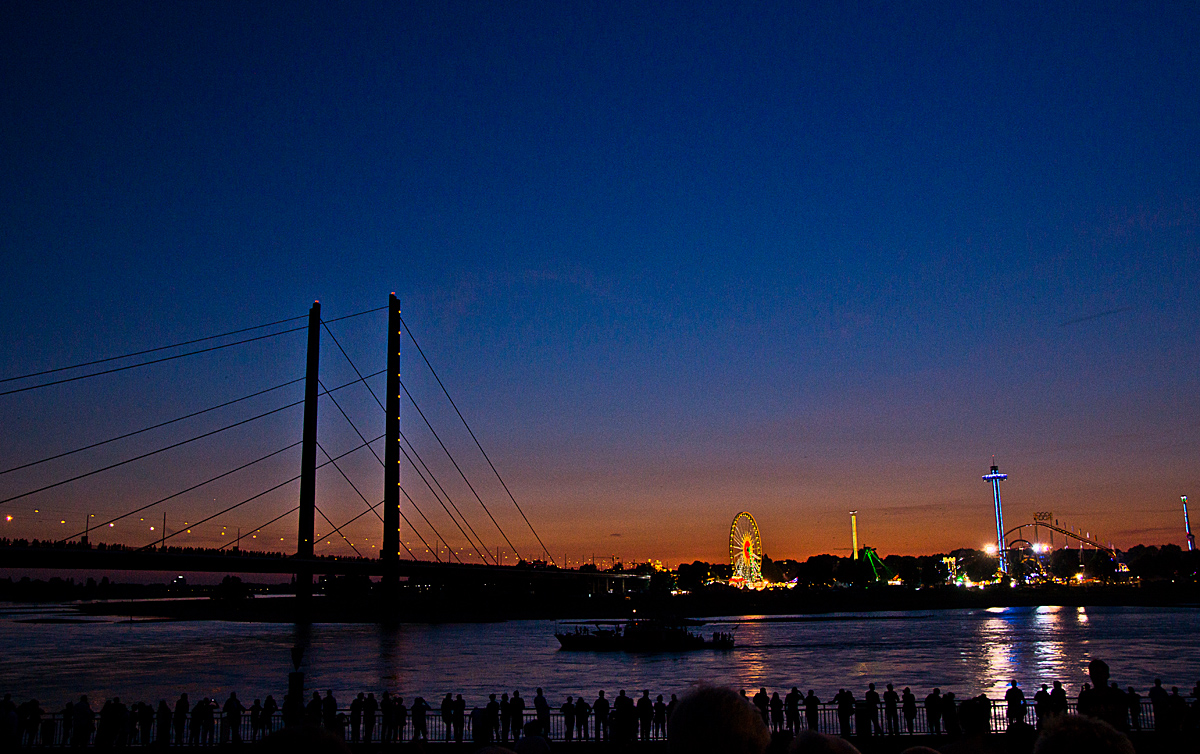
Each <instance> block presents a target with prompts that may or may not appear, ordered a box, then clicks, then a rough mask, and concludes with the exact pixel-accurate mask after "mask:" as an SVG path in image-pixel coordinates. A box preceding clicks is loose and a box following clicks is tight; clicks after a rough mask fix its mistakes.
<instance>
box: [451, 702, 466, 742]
mask: <svg viewBox="0 0 1200 754" xmlns="http://www.w3.org/2000/svg"><path fill="white" fill-rule="evenodd" d="M466 719H467V703H466V702H465V701H463V698H462V694H455V695H454V740H455V742H457V743H460V744H461V743H462V740H463V724H464V722H465V721H466Z"/></svg>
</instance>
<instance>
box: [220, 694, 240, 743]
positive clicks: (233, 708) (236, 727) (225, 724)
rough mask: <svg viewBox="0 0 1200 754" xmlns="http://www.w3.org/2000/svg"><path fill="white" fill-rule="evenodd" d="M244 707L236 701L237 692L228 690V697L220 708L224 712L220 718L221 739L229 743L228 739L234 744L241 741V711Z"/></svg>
mask: <svg viewBox="0 0 1200 754" xmlns="http://www.w3.org/2000/svg"><path fill="white" fill-rule="evenodd" d="M245 709H246V708H245V707H244V706H242V703H241V702H240V701H238V698H237V694H236V693H234V692H232V691H230V692H229V698H228V699H227V700H225V706H224V707H222V708H221V711H222V712H223V713H225V714H224V717H223V719H222V720H221V741H222V742H223V743H229V742H230V740H232V741H233V743H235V744H240V743H241V742H242V712H244V711H245Z"/></svg>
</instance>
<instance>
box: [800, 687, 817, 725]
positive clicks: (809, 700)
mask: <svg viewBox="0 0 1200 754" xmlns="http://www.w3.org/2000/svg"><path fill="white" fill-rule="evenodd" d="M820 717H821V700H820V699H818V698H817V695H816V694H815V693H813V690H812V689H809V690H808V694H807V695H806V696H805V697H804V718H805V721H806V722H807V723H808V729H809V730H816V729H817V725H818V724H819V723H820Z"/></svg>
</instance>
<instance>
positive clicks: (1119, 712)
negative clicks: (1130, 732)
mask: <svg viewBox="0 0 1200 754" xmlns="http://www.w3.org/2000/svg"><path fill="white" fill-rule="evenodd" d="M1088 676H1089V677H1090V678H1091V679H1092V688H1090V689H1088V690H1086V691H1084V692H1082V693H1081V694H1080V695H1079V714H1081V715H1087V716H1088V717H1095V718H1099V719H1101V720H1103V721H1104V722H1106V723H1108V724H1109V725H1111V726H1113V727H1114V728H1116V729H1117V730H1127V729H1128V728H1129V714H1128V713H1129V699H1128V698H1127V697H1126V696H1125V694H1124V693H1123V692H1122V691H1121V689H1120V688H1115V687H1113V686H1111V685H1110V684H1109V672H1108V663H1106V662H1105V661H1104V660H1099V659H1096V660H1092V661H1091V662H1090V663H1088Z"/></svg>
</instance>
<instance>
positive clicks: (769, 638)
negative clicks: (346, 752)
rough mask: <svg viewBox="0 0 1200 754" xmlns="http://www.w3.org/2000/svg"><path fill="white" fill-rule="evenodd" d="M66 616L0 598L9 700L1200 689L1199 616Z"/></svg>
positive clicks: (1040, 611) (0, 662)
mask: <svg viewBox="0 0 1200 754" xmlns="http://www.w3.org/2000/svg"><path fill="white" fill-rule="evenodd" d="M78 617H79V616H78V614H77V613H75V612H74V611H72V610H71V609H70V608H67V607H46V606H34V607H31V606H20V605H13V604H4V603H0V692H7V693H11V694H12V695H13V697H14V698H15V699H17V700H18V701H19V700H22V699H25V698H29V697H35V698H37V699H39V700H41V701H42V704H43V706H45V707H47V708H48V709H57V708H59V707H61V705H62V704H64V703H65V702H66V701H67V700H68V699H71V698H76V697H78V695H79V694H87V695H88V696H89V697H90V698H92V699H99V698H108V697H112V696H120V697H122V699H123V700H125V701H126V702H131V701H134V700H139V699H140V700H146V701H150V702H155V703H157V701H158V700H159V699H174V698H176V697H178V695H179V693H180V692H183V691H186V692H188V693H189V695H191V696H192V698H193V699H194V698H197V697H198V696H202V695H207V696H213V697H217V698H220V699H223V698H224V697H225V696H227V695H228V693H229V692H230V691H237V692H238V696H239V697H241V698H243V699H247V700H249V699H253V698H255V697H262V696H264V695H265V694H268V693H273V694H275V696H276V698H277V699H279V698H281V696H282V693H283V692H284V690H285V688H286V684H287V681H286V677H287V673H288V671H289V670H290V669H291V664H290V659H289V655H290V649H291V647H292V646H293V645H296V644H302V645H304V646H305V647H306V654H305V658H304V663H303V667H302V669H303V670H304V671H305V672H306V673H307V683H308V685H309V686H310V687H312V688H318V689H321V690H322V691H324V690H325V689H332V690H333V692H334V694H335V695H336V696H337V697H338V698H339V699H340V700H343V701H348V700H349V699H350V697H351V696H352V695H353V694H355V693H357V692H359V691H376V692H380V691H382V690H384V689H388V690H392V691H395V692H399V693H401V694H402V695H404V696H405V697H410V698H411V697H412V696H416V695H421V696H424V697H426V698H427V699H439V698H440V697H441V696H442V695H444V694H445V693H446V692H447V691H453V692H454V693H461V694H463V696H464V698H465V699H467V700H468V702H470V703H478V702H480V701H482V700H486V695H487V694H488V693H492V692H496V693H498V692H500V691H504V690H507V691H510V692H511V691H512V690H513V689H520V690H521V693H522V694H523V695H531V694H530V692H532V690H533V689H534V687H537V686H541V687H544V688H545V689H546V693H547V696H549V697H550V698H551V699H552V700H553V699H561V698H562V697H564V696H566V695H567V694H571V695H576V694H579V693H581V692H583V693H585V694H587V695H588V696H589V698H590V697H593V696H594V695H595V692H596V690H598V689H601V688H603V689H607V690H609V693H610V694H611V693H613V691H615V690H618V689H622V688H624V689H629V690H630V691H633V690H640V689H643V688H645V689H650V690H651V692H652V693H655V694H657V693H681V692H684V691H686V690H687V689H688V688H689V687H690V686H691V685H693V684H695V683H701V682H707V683H715V684H724V685H730V686H733V687H737V688H748V689H756V688H758V687H766V688H768V689H769V690H776V689H779V690H786V689H789V688H791V687H792V686H799V687H800V688H801V689H802V690H807V689H809V688H812V689H816V691H817V694H818V696H820V697H821V698H822V699H828V698H829V697H831V696H832V695H833V693H834V692H836V691H837V689H838V688H840V687H842V686H848V687H850V688H851V689H853V690H854V691H855V692H856V694H859V693H861V691H862V690H863V689H865V687H866V684H867V683H868V682H870V681H874V682H876V683H877V684H880V685H881V687H882V684H884V683H887V682H892V683H895V684H896V685H897V686H898V687H903V686H911V687H912V688H913V690H914V691H915V692H917V694H918V696H919V697H920V696H923V695H924V694H925V693H928V689H930V688H932V687H934V686H938V687H940V688H941V689H942V690H943V691H947V690H951V691H954V692H955V693H956V695H957V696H958V697H959V698H960V699H961V698H964V697H965V696H966V695H974V694H978V693H979V692H985V693H987V694H988V696H989V697H992V698H998V697H1001V696H1003V690H1004V688H1005V687H1006V686H1007V683H1008V680H1009V679H1010V678H1015V679H1017V680H1018V681H1019V682H1020V683H1021V685H1022V686H1024V687H1026V688H1027V689H1029V690H1030V691H1029V693H1032V690H1033V689H1034V687H1035V685H1036V684H1040V683H1044V682H1050V681H1053V680H1055V679H1059V680H1062V681H1063V682H1064V684H1066V686H1067V688H1068V693H1070V695H1071V696H1072V697H1074V696H1075V695H1076V694H1077V693H1078V690H1079V687H1080V684H1081V683H1083V682H1084V681H1085V680H1086V666H1087V663H1088V662H1089V661H1090V660H1091V659H1092V658H1095V657H1100V658H1103V659H1105V660H1106V661H1108V663H1109V665H1110V666H1111V667H1112V675H1113V679H1114V680H1115V681H1118V682H1119V683H1120V684H1121V685H1122V686H1127V685H1132V686H1134V687H1136V688H1137V689H1139V691H1141V692H1143V693H1144V692H1145V690H1146V689H1147V688H1148V687H1149V685H1150V684H1151V683H1152V682H1153V679H1154V678H1155V677H1157V676H1161V677H1162V678H1163V680H1164V682H1165V684H1166V685H1167V686H1168V687H1169V686H1171V685H1177V686H1179V687H1180V688H1181V690H1183V693H1185V694H1186V693H1188V691H1190V689H1191V688H1192V686H1193V685H1194V684H1196V683H1197V679H1200V610H1197V609H1191V608H1141V607H1139V608H1132V607H1131V608H1120V607H1097V608H1080V607H1032V608H991V609H987V610H945V611H925V612H902V613H858V614H846V613H843V614H832V615H820V616H811V615H809V616H791V617H787V616H784V617H780V616H772V617H769V618H766V617H763V618H758V617H756V616H742V617H738V618H730V619H728V620H727V621H726V622H722V623H719V624H718V623H714V624H713V625H710V626H706V627H705V629H707V631H714V630H723V631H725V630H733V631H734V632H735V634H736V637H737V648H736V649H734V650H732V651H728V652H709V651H705V652H692V653H679V654H649V655H637V654H623V653H614V654H592V653H582V652H574V653H572V652H562V651H560V650H559V649H558V643H557V641H556V640H555V638H554V636H553V632H554V627H555V625H554V623H553V622H551V621H508V622H503V623H484V624H465V623H456V624H442V625H427V624H405V625H401V626H399V627H397V628H390V629H389V628H382V627H379V626H374V625H361V624H316V625H312V626H308V627H301V626H293V625H287V624H262V623H235V622H220V621H199V622H137V623H130V622H128V621H125V622H122V621H119V620H115V619H114V620H108V621H106V620H97V621H95V622H90V621H91V619H89V622H82V623H79V622H51V623H47V622H29V621H31V620H45V619H52V620H53V619H68V620H69V619H74V618H78Z"/></svg>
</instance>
